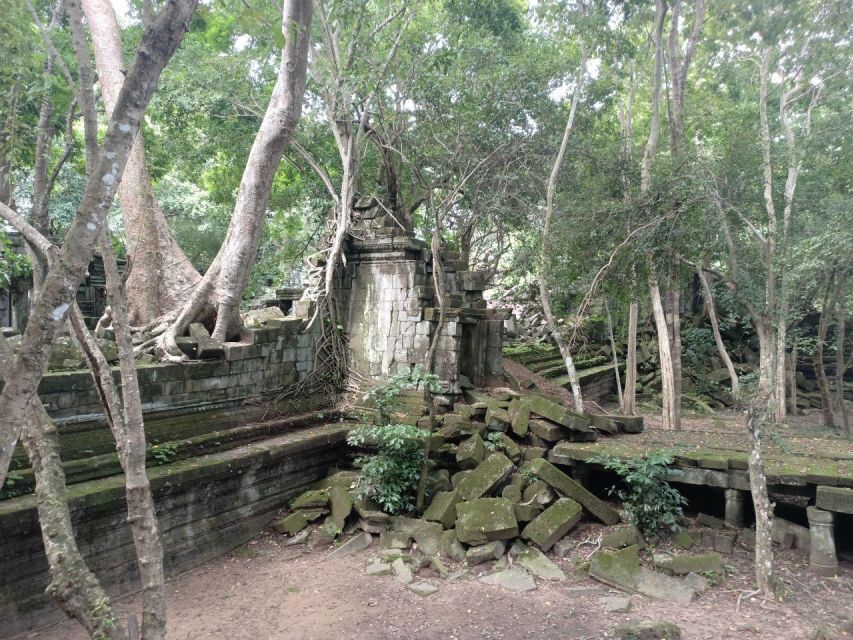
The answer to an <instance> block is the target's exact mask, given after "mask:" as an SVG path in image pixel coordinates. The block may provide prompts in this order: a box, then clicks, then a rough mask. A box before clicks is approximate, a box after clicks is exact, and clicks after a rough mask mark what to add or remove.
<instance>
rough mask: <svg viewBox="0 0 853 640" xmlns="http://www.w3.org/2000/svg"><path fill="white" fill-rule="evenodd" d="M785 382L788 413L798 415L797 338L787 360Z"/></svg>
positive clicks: (795, 337)
mask: <svg viewBox="0 0 853 640" xmlns="http://www.w3.org/2000/svg"><path fill="white" fill-rule="evenodd" d="M785 365H786V366H785V381H786V383H787V386H788V395H787V398H788V413H789V414H790V415H792V416H795V415H797V336H796V335H794V336H792V337H791V353H789V354H788V356H787V358H786V359H785Z"/></svg>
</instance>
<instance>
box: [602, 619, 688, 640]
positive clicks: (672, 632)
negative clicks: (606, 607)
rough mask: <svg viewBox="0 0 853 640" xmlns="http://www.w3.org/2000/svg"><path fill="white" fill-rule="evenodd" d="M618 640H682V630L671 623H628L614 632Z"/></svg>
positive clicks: (621, 625)
mask: <svg viewBox="0 0 853 640" xmlns="http://www.w3.org/2000/svg"><path fill="white" fill-rule="evenodd" d="M613 635H614V637H615V638H616V640H681V629H680V628H679V627H678V626H677V625H674V624H672V623H671V622H660V621H654V620H649V621H644V622H626V623H625V624H620V625H619V626H618V627H616V628H615V629H614V630H613Z"/></svg>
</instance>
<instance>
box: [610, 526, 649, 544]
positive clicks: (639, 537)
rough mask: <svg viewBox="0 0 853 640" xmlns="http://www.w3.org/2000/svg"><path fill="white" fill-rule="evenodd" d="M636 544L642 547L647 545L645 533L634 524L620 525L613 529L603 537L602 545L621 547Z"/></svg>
mask: <svg viewBox="0 0 853 640" xmlns="http://www.w3.org/2000/svg"><path fill="white" fill-rule="evenodd" d="M634 544H635V545H637V546H638V547H640V548H641V549H642V548H643V547H644V546H646V542H645V540H643V534H641V533H640V530H639V529H637V527H635V526H633V525H630V526H627V527H619V528H618V529H616V530H615V531H611V532H610V533H608V534H606V535H604V536H602V537H601V546H602V547H604V548H605V549H621V548H622V547H630V546H631V545H634Z"/></svg>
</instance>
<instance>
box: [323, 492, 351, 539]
mask: <svg viewBox="0 0 853 640" xmlns="http://www.w3.org/2000/svg"><path fill="white" fill-rule="evenodd" d="M329 504H330V509H331V513H330V514H329V518H328V521H329V522H330V523H331V524H332V525H333V526H335V527H336V528H337V529H338V531H343V529H344V525H346V521H347V518H348V517H349V514H350V513H351V512H352V497H351V496H350V494H349V491H347V490H346V489H345V488H344V487H342V486H338V485H333V486H332V487H331V488H330V489H329Z"/></svg>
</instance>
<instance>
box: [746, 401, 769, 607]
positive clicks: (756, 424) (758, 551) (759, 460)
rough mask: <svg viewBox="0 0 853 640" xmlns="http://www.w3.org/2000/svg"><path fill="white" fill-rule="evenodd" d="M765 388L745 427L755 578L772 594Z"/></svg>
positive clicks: (766, 593) (763, 592)
mask: <svg viewBox="0 0 853 640" xmlns="http://www.w3.org/2000/svg"><path fill="white" fill-rule="evenodd" d="M767 398H768V393H767V391H766V389H760V391H759V395H758V397H757V398H756V399H755V400H753V402H752V403H751V404H750V408H749V411H748V413H747V420H746V429H747V433H748V434H749V445H750V446H749V459H748V466H749V487H750V492H751V493H752V502H753V504H754V505H755V581H756V585H757V587H758V593H759V594H761V595H763V596H770V595H772V594H773V545H772V540H771V537H770V531H771V528H772V519H773V507H772V505H771V504H770V498H769V497H768V494H767V476H766V475H765V473H764V459H763V457H762V438H763V435H764V423H765V422H766V418H767V410H768V407H767Z"/></svg>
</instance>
